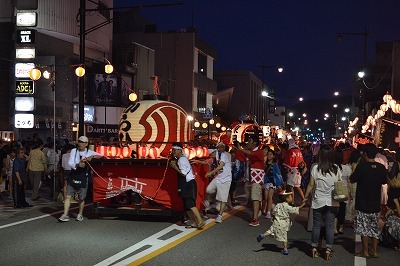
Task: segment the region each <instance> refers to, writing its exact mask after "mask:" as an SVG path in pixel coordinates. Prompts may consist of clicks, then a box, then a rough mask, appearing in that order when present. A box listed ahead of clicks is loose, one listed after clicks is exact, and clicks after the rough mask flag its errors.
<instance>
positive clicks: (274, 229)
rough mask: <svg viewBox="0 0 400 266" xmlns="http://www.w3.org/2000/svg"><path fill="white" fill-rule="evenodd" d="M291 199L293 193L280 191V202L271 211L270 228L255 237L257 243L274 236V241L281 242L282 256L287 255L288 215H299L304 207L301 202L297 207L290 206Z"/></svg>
mask: <svg viewBox="0 0 400 266" xmlns="http://www.w3.org/2000/svg"><path fill="white" fill-rule="evenodd" d="M292 197H293V192H286V190H282V191H281V192H280V193H279V199H280V200H281V201H282V202H281V203H278V204H276V206H275V207H274V210H273V211H272V225H271V227H270V228H269V229H268V230H267V231H266V232H265V233H264V234H260V235H258V236H257V241H258V242H260V241H261V240H262V239H263V238H264V237H267V236H274V237H275V238H276V240H278V241H280V242H283V249H282V251H281V253H282V254H283V255H289V251H288V242H287V232H288V231H289V230H290V226H291V224H292V222H291V221H290V214H291V213H293V214H299V210H300V209H301V208H303V207H304V206H305V205H306V204H305V203H304V202H303V203H302V204H301V205H300V206H298V207H293V206H291V205H290V203H291V202H292Z"/></svg>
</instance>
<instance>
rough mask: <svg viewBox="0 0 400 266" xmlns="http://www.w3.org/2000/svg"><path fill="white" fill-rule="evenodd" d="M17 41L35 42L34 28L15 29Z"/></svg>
mask: <svg viewBox="0 0 400 266" xmlns="http://www.w3.org/2000/svg"><path fill="white" fill-rule="evenodd" d="M16 41H17V43H22V44H24V43H35V41H36V31H35V30H17V40H16Z"/></svg>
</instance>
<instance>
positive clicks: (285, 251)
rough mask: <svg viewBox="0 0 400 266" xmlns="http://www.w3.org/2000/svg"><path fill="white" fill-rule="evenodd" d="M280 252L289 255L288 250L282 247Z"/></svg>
mask: <svg viewBox="0 0 400 266" xmlns="http://www.w3.org/2000/svg"><path fill="white" fill-rule="evenodd" d="M281 253H282V254H283V255H289V250H287V249H283V250H282V251H281Z"/></svg>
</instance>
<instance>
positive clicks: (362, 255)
mask: <svg viewBox="0 0 400 266" xmlns="http://www.w3.org/2000/svg"><path fill="white" fill-rule="evenodd" d="M354 256H357V257H362V258H370V256H369V255H368V256H366V255H365V254H364V251H363V250H361V251H360V252H357V253H355V254H354Z"/></svg>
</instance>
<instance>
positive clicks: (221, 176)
mask: <svg viewBox="0 0 400 266" xmlns="http://www.w3.org/2000/svg"><path fill="white" fill-rule="evenodd" d="M218 157H219V155H218V152H217V162H218V165H219V164H220V162H223V163H224V167H223V168H222V171H220V172H219V173H218V174H217V175H216V176H215V178H216V180H217V183H220V184H224V183H226V182H230V181H232V159H231V154H230V153H228V152H222V153H221V157H220V158H218Z"/></svg>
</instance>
